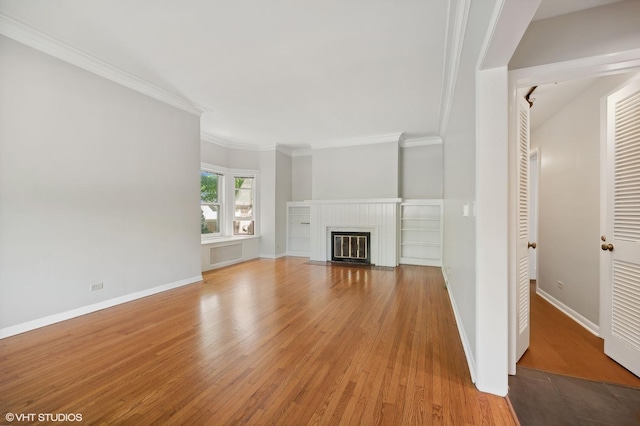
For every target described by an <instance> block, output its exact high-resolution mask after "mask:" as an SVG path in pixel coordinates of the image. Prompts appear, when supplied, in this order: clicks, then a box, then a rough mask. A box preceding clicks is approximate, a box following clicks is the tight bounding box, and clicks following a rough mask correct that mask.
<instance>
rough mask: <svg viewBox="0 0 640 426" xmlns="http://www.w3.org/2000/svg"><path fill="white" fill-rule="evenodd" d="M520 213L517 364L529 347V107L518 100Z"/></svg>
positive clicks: (518, 210) (517, 244)
mask: <svg viewBox="0 0 640 426" xmlns="http://www.w3.org/2000/svg"><path fill="white" fill-rule="evenodd" d="M517 140H518V148H517V150H516V154H517V164H518V166H517V168H518V173H517V180H518V182H517V186H518V188H517V212H516V232H517V243H516V361H518V360H519V359H520V358H521V357H522V355H523V354H524V353H525V351H526V350H527V348H528V347H529V336H530V317H531V314H530V300H529V253H528V248H529V245H530V244H529V104H528V103H527V101H525V99H524V98H523V97H518V139H517Z"/></svg>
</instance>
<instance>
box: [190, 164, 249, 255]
mask: <svg viewBox="0 0 640 426" xmlns="http://www.w3.org/2000/svg"><path fill="white" fill-rule="evenodd" d="M200 170H204V171H205V172H211V173H218V174H220V175H222V182H223V184H222V185H223V187H222V188H218V190H220V191H221V192H222V198H221V197H218V202H219V204H220V205H221V216H222V218H221V219H222V220H221V223H220V230H221V232H220V233H219V234H218V233H216V234H200V235H201V242H202V243H208V242H216V240H220V239H225V240H228V239H246V238H255V237H258V236H260V221H259V220H258V218H259V217H260V203H259V200H258V198H259V197H258V194H259V192H258V188H259V186H260V182H259V180H260V179H259V172H258V170H251V169H231V168H227V167H222V166H216V165H214V164H208V163H200ZM236 176H237V177H252V178H253V184H254V188H253V221H254V225H253V235H233V221H234V217H235V199H234V195H235V177H236Z"/></svg>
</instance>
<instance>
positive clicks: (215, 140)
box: [200, 132, 275, 151]
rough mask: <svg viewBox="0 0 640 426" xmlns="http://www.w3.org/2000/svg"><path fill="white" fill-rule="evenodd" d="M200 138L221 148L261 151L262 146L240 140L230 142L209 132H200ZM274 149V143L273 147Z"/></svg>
mask: <svg viewBox="0 0 640 426" xmlns="http://www.w3.org/2000/svg"><path fill="white" fill-rule="evenodd" d="M200 139H201V140H203V141H205V142H209V143H212V144H214V145H218V146H221V147H223V148H229V149H244V150H247V151H261V150H262V148H261V147H260V146H259V145H254V144H248V143H241V142H232V141H229V140H227V139H223V138H221V137H220V136H215V135H212V134H211V133H205V132H200ZM273 148H274V149H275V145H274V147H273Z"/></svg>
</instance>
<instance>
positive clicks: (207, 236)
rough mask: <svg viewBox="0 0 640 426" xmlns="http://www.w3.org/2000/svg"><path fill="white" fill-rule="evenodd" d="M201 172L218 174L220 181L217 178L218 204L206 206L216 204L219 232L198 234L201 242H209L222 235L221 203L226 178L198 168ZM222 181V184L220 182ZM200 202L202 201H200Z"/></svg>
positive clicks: (223, 219)
mask: <svg viewBox="0 0 640 426" xmlns="http://www.w3.org/2000/svg"><path fill="white" fill-rule="evenodd" d="M200 171H201V172H208V173H215V174H218V175H219V176H220V177H221V178H222V179H220V178H218V202H216V203H208V204H216V205H217V206H218V229H219V230H220V231H219V232H212V233H210V234H202V233H201V234H200V235H201V239H202V240H209V239H212V238H217V237H221V236H223V235H224V232H223V230H224V229H223V224H224V222H225V219H226V218H225V213H224V212H223V211H222V206H223V205H224V204H223V201H224V196H225V188H224V186H225V181H226V176H225V175H224V174H222V173H220V172H218V171H215V170H210V169H208V168H207V169H204V168H200ZM220 180H222V182H221V181H220ZM201 202H202V199H201Z"/></svg>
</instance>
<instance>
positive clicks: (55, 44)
mask: <svg viewBox="0 0 640 426" xmlns="http://www.w3.org/2000/svg"><path fill="white" fill-rule="evenodd" d="M0 34H2V35H4V36H7V37H9V38H11V39H13V40H15V41H17V42H20V43H23V44H25V45H27V46H29V47H32V48H34V49H36V50H39V51H41V52H43V53H46V54H48V55H51V56H53V57H55V58H58V59H60V60H63V61H65V62H68V63H70V64H73V65H75V66H77V67H80V68H82V69H84V70H86V71H89V72H92V73H94V74H97V75H99V76H101V77H104V78H106V79H107V80H111V81H113V82H116V83H118V84H120V85H122V86H125V87H128V88H129V89H132V90H135V91H136V92H139V93H142V94H144V95H147V96H150V97H152V98H154V99H156V100H158V101H160V102H163V103H165V104H168V105H171V106H173V107H176V108H179V109H181V110H183V111H186V112H188V113H190V114H194V115H197V116H200V115H201V114H202V113H203V112H205V111H206V110H207V109H206V108H205V107H203V106H201V105H197V104H195V103H193V102H191V101H190V100H188V99H186V98H183V97H181V96H178V95H176V94H174V93H171V92H169V91H168V90H165V89H163V88H161V87H159V86H156V85H155V84H152V83H149V82H148V81H146V80H143V79H142V78H140V77H136V76H135V75H133V74H130V73H128V72H127V71H125V70H123V69H121V68H118V67H115V66H113V65H110V64H108V63H106V62H104V61H102V60H100V59H98V58H96V57H95V56H93V55H90V54H89V53H87V52H84V51H82V50H79V49H76V48H75V47H72V46H70V45H68V44H66V43H63V42H62V41H60V40H57V39H55V38H53V37H50V36H48V35H46V34H44V33H41V32H40V31H37V30H35V29H33V28H31V27H29V26H28V25H26V24H24V23H22V22H20V21H18V20H16V19H13V18H11V17H9V16H7V15H4V14H2V13H0Z"/></svg>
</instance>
